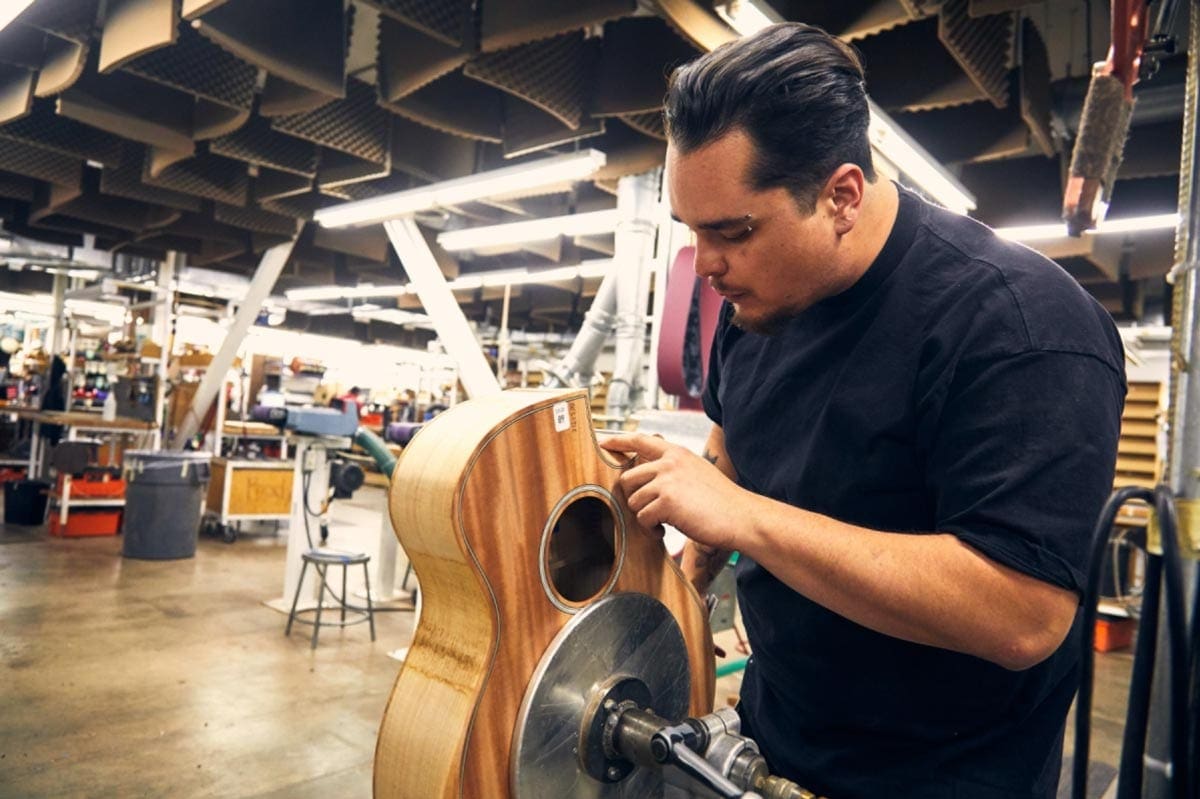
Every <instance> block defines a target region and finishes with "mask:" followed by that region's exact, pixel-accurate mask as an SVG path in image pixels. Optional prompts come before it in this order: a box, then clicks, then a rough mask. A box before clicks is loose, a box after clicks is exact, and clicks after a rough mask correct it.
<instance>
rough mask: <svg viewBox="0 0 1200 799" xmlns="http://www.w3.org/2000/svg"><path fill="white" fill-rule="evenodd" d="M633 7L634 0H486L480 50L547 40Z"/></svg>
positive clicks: (635, 5)
mask: <svg viewBox="0 0 1200 799" xmlns="http://www.w3.org/2000/svg"><path fill="white" fill-rule="evenodd" d="M636 10H637V2H636V0H573V2H563V0H488V1H487V2H485V3H483V4H482V5H481V10H480V15H481V21H480V28H481V30H482V35H481V37H480V49H481V50H483V51H484V52H493V51H495V50H503V49H505V48H508V47H515V46H517V45H521V44H526V43H528V42H533V41H537V40H538V39H548V38H550V37H551V36H557V35H558V34H560V33H567V32H568V31H576V30H582V29H584V28H589V27H591V26H593V25H599V24H600V23H603V22H607V21H608V20H612V19H618V18H620V17H624V16H628V15H630V14H632V13H633V12H634V11H636Z"/></svg>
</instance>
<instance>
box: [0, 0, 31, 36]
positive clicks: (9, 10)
mask: <svg viewBox="0 0 1200 799" xmlns="http://www.w3.org/2000/svg"><path fill="white" fill-rule="evenodd" d="M32 4H33V0H0V30H4V29H5V28H7V27H8V23H10V22H12V21H13V20H14V19H16V18H17V16H18V15H19V14H20V13H21V12H22V11H24V10H25V9H27V8H29V6H30V5H32Z"/></svg>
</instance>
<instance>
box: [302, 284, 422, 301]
mask: <svg viewBox="0 0 1200 799" xmlns="http://www.w3.org/2000/svg"><path fill="white" fill-rule="evenodd" d="M407 292H408V286H407V285H404V284H399V283H398V284H395V285H381V286H375V285H372V284H370V283H365V284H363V285H361V286H354V287H350V286H316V287H314V288H307V289H288V290H287V291H285V292H284V293H283V294H284V296H285V297H287V298H288V299H289V300H294V301H300V300H313V301H317V300H341V299H347V300H354V299H367V298H370V297H391V296H395V295H399V294H406V293H407Z"/></svg>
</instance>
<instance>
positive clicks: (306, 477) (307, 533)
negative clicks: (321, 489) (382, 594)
mask: <svg viewBox="0 0 1200 799" xmlns="http://www.w3.org/2000/svg"><path fill="white" fill-rule="evenodd" d="M312 475H313V473H312V471H311V470H305V471H303V472H301V479H300V484H301V490H302V491H303V492H304V494H303V496H302V497H301V498H300V504H301V506H302V508H303V510H304V513H303V514H301V515H302V516H303V517H304V538H305V540H306V541H308V548H309V549H316V547H314V546H313V540H312V528H311V527H310V526H309V524H308V517H309V516H310V515H311V516H315V517H317V518H318V519H320V518H321V517H322V516H324V515H325V512H326V511H328V510H329V506H330V505H332V504H333V498H332V497H331V496H329V495H328V494H326V498H325V501H324V502H323V503H322V509H321V512H320V513H317V512H315V511H313V509H312V508H311V507H310V506H309V504H308V491H309V487H310V486H311V485H312ZM328 538H329V527H328V526H327V525H326V524H325V523H324V522H322V523H321V543H322V544H324V543H325V541H326V540H327V539H328ZM318 574H320V572H318ZM321 586H322V589H323V590H324V591H326V592H328V594H329V596H331V597H333V599H335V600H337V601H339V602H341V603H342V604H345V605H346V607H347V608H348V609H350V610H366V608H360V607H358V606H357V605H350V604H348V603H346V602H345V599H344V598H343V599H340V600H339V599H338V595H337V594H336V593H334V591H333V589H332V588H330V587H329V583H328V582H327V581H326V580H325V576H324V575H321ZM372 609H373V611H374V612H375V613H412V612H414V611H415V610H416V606H415V605H414V606H413V607H379V606H377V605H373V607H372Z"/></svg>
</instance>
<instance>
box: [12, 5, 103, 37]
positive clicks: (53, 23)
mask: <svg viewBox="0 0 1200 799" xmlns="http://www.w3.org/2000/svg"><path fill="white" fill-rule="evenodd" d="M99 6H100V2H99V0H37V2H36V3H34V4H33V5H31V6H30V7H29V8H28V9H26V10H25V11H24V12H22V14H21V16H20V18H19V19H20V21H21V22H22V23H24V24H26V25H30V26H32V27H34V28H40V29H41V30H44V31H47V32H49V33H53V34H55V35H57V36H61V37H62V38H64V39H70V40H71V41H74V42H79V43H80V44H87V43H88V42H89V41H90V40H91V38H92V33H93V31H95V29H96V12H97V10H98V9H99Z"/></svg>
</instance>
